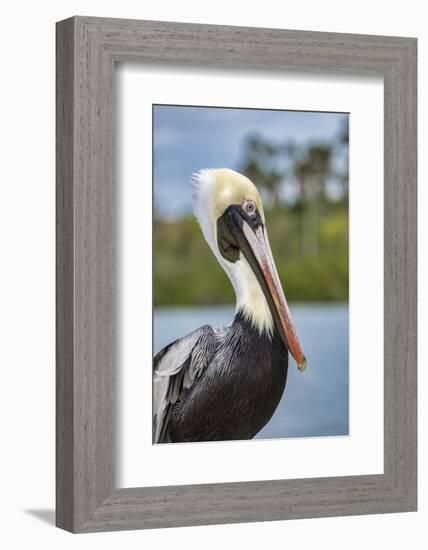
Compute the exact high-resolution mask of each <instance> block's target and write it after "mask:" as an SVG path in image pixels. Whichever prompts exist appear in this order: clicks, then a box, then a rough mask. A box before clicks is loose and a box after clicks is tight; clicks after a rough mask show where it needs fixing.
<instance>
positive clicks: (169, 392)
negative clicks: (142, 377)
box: [153, 325, 218, 443]
mask: <svg viewBox="0 0 428 550" xmlns="http://www.w3.org/2000/svg"><path fill="white" fill-rule="evenodd" d="M217 332H218V331H216V330H215V329H213V328H212V327H210V326H209V325H205V326H203V327H201V328H198V329H197V330H195V331H193V332H191V333H190V334H188V335H187V336H185V337H184V338H180V339H179V340H175V341H174V342H172V343H171V344H169V345H168V346H166V347H165V348H163V349H162V350H161V351H160V352H159V353H158V354H157V355H156V356H155V358H154V373H153V431H154V436H153V437H154V442H155V443H161V442H165V441H167V440H168V438H167V428H168V422H169V417H170V413H171V409H172V406H173V405H174V404H175V403H177V402H178V401H180V400H181V399H182V398H183V397H184V395H185V394H186V392H187V391H188V390H189V389H190V388H191V387H192V385H193V384H194V383H195V382H196V381H197V379H198V378H199V377H200V376H201V375H202V374H203V372H204V371H205V369H206V368H207V367H208V365H209V364H210V362H211V360H212V358H213V357H214V355H215V352H216V349H217V345H218V335H217Z"/></svg>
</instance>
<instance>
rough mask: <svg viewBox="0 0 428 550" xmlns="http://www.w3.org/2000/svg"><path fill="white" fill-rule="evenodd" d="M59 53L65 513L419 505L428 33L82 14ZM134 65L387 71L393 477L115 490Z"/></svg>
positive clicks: (97, 523)
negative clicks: (117, 84)
mask: <svg viewBox="0 0 428 550" xmlns="http://www.w3.org/2000/svg"><path fill="white" fill-rule="evenodd" d="M56 52H57V59H56V70H57V81H56V87H57V107H56V116H57V130H56V132H57V133H56V140H57V146H56V164H57V175H56V181H57V199H56V201H57V202H56V209H57V244H56V252H57V260H56V270H57V273H56V280H57V287H56V300H57V324H56V328H57V336H56V419H57V420H56V438H57V443H56V524H57V526H58V527H60V528H63V529H66V530H68V531H71V532H75V533H84V532H94V531H107V530H122V529H143V528H161V527H174V526H188V525H208V524H218V523H236V522H253V521H272V520H284V519H296V518H312V517H327V516H340V515H356V514H374V513H387V512H407V511H414V510H416V509H417V347H416V336H417V326H416V321H417V316H416V299H417V287H416V268H417V259H416V257H417V256H416V255H417V248H416V246H417V240H416V231H417V207H416V192H417V189H416V180H417V166H416V164H417V118H416V115H417V95H416V93H417V92H416V91H417V86H416V85H417V41H416V39H414V38H403V37H387V36H371V35H356V34H338V33H323V32H312V31H311V32H308V31H295V30H278V29H260V28H245V27H229V26H218V25H199V24H187V23H170V22H156V21H137V20H125V19H107V18H93V17H72V18H70V19H67V20H64V21H61V22H59V23H57V42H56ZM119 62H133V63H139V64H143V65H144V64H147V65H153V64H163V65H166V66H167V65H173V66H187V67H189V66H192V67H201V66H204V67H205V68H206V67H211V68H219V69H236V70H238V69H239V70H246V71H255V72H257V71H266V70H269V71H271V72H275V73H277V74H280V73H281V72H284V71H298V72H300V73H302V72H303V73H327V72H330V73H331V72H333V73H336V74H347V75H357V76H358V75H377V76H381V77H383V79H384V251H385V259H384V342H385V343H384V473H383V474H374V475H356V476H342V477H341V476H338V477H329V478H312V479H291V480H289V479H287V480H271V481H251V482H237V483H216V484H202V485H181V486H163V487H135V488H125V489H118V488H116V487H115V485H114V470H115V456H116V451H115V414H114V394H115V355H116V349H115V348H116V343H115V335H116V328H115V312H116V307H117V306H116V303H115V284H116V267H115V248H116V244H115V243H116V236H115V231H116V229H115V227H116V226H115V224H116V214H115V197H116V192H115V167H114V143H115V133H114V70H115V64H116V63H119ZM142 467H144V464H142Z"/></svg>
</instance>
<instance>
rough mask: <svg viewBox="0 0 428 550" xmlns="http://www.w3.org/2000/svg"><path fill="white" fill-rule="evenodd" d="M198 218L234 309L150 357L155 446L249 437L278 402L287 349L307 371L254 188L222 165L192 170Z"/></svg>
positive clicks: (258, 429)
mask: <svg viewBox="0 0 428 550" xmlns="http://www.w3.org/2000/svg"><path fill="white" fill-rule="evenodd" d="M194 214H195V217H196V219H197V220H198V222H199V224H200V226H201V229H202V233H203V235H204V237H205V239H206V241H207V243H208V244H209V246H210V248H211V250H212V251H213V253H214V255H215V257H216V258H217V260H218V261H219V263H220V265H221V266H222V267H223V269H224V270H225V272H226V273H227V275H228V276H229V278H230V281H231V283H232V285H233V287H234V289H235V293H236V313H235V317H234V319H233V321H232V323H231V324H230V325H229V326H227V327H221V328H212V327H211V326H209V325H206V326H203V327H201V328H199V329H197V330H195V331H194V332H192V333H190V334H188V335H187V336H184V337H183V338H181V339H178V340H176V341H175V342H172V343H171V344H169V345H168V346H166V347H165V348H163V349H162V350H161V351H160V352H159V353H158V354H157V355H156V356H155V358H154V379H153V384H154V391H153V397H154V399H153V424H154V428H153V439H154V442H155V443H166V442H185V441H214V440H217V441H219V440H230V439H251V438H253V437H254V436H255V435H256V434H257V432H259V431H260V430H261V428H263V426H264V425H265V424H266V423H267V422H268V421H269V420H270V418H271V417H272V415H273V413H274V411H275V409H276V407H277V405H278V403H279V401H280V399H281V396H282V394H283V391H284V388H285V384H286V380H287V370H288V352H290V353H291V355H292V356H293V357H294V359H295V361H296V363H297V366H298V368H299V370H301V371H302V370H304V369H305V367H306V360H305V357H304V355H303V352H302V349H301V346H300V343H299V340H298V338H297V335H296V331H295V328H294V325H293V322H292V319H291V316H290V311H289V309H288V306H287V302H286V300H285V296H284V292H283V290H282V287H281V283H280V280H279V277H278V273H277V270H276V267H275V263H274V260H273V257H272V252H271V249H270V245H269V240H268V236H267V232H266V226H265V217H264V213H263V206H262V202H261V199H260V195H259V193H258V191H257V188H256V187H255V185H254V184H253V183H252V182H251V181H250V180H249V179H248V178H246V177H245V176H243V175H242V174H239V173H238V172H234V171H233V170H229V169H226V168H222V169H212V170H203V171H201V172H198V173H197V174H196V175H195V176H194Z"/></svg>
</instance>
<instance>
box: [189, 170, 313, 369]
mask: <svg viewBox="0 0 428 550" xmlns="http://www.w3.org/2000/svg"><path fill="white" fill-rule="evenodd" d="M193 181H194V214H195V217H196V219H197V220H198V222H199V224H200V226H201V229H202V233H203V234H204V237H205V239H206V241H207V242H208V244H209V246H210V248H211V250H212V251H213V253H214V255H215V256H216V258H217V260H218V261H219V263H220V265H221V266H222V267H223V269H224V270H225V271H226V273H227V275H228V276H229V278H230V281H231V282H232V285H233V287H234V289H235V293H236V310H237V312H241V313H242V315H244V317H245V318H246V319H248V320H249V321H250V322H251V323H252V325H253V326H255V327H256V328H257V329H258V330H259V332H260V333H263V332H266V333H267V334H268V335H270V336H271V335H272V333H273V331H274V329H275V328H276V329H277V330H278V332H279V334H280V335H281V338H282V340H283V342H284V344H285V346H286V347H287V349H288V350H289V351H290V353H291V355H292V356H293V357H294V359H295V361H296V363H297V366H298V368H299V370H301V371H303V370H304V369H305V367H306V359H305V356H304V355H303V352H302V349H301V346H300V342H299V339H298V337H297V334H296V330H295V328H294V324H293V321H292V319H291V315H290V311H289V309H288V305H287V301H286V299H285V296H284V292H283V290H282V286H281V282H280V280H279V277H278V272H277V270H276V267H275V262H274V260H273V256H272V251H271V248H270V245H269V239H268V235H267V231H266V225H265V216H264V212H263V204H262V201H261V198H260V195H259V192H258V190H257V188H256V186H255V185H254V184H253V182H252V181H251V180H249V179H248V178H247V177H245V176H243V175H242V174H239V173H238V172H235V171H233V170H229V169H227V168H220V169H210V170H202V171H200V172H197V173H196V174H194V176H193Z"/></svg>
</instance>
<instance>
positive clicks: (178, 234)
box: [154, 203, 348, 306]
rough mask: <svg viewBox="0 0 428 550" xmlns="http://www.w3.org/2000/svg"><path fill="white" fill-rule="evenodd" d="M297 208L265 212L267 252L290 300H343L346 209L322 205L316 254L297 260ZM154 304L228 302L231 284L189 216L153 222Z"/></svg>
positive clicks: (231, 298) (345, 291) (345, 290)
mask: <svg viewBox="0 0 428 550" xmlns="http://www.w3.org/2000/svg"><path fill="white" fill-rule="evenodd" d="M300 217H301V216H300V212H299V209H298V208H294V209H293V208H288V207H287V208H284V207H276V208H274V209H272V210H269V211H267V212H266V223H267V227H268V233H269V239H270V243H271V247H272V252H273V255H274V258H275V262H276V265H277V268H278V272H279V276H280V278H281V281H282V284H283V287H284V291H285V294H286V297H287V299H288V300H289V301H343V300H347V298H348V210H347V204H346V203H340V204H339V203H336V204H334V203H330V204H327V205H325V207H324V212H323V214H322V215H321V219H320V223H319V254H318V255H317V256H302V252H301V248H300V244H299V234H300V230H299V227H300V221H301V220H300ZM154 250H155V261H154V281H155V284H154V291H155V305H156V306H160V305H208V304H223V303H232V302H233V301H234V294H233V289H232V287H231V284H230V282H229V280H228V278H227V276H226V274H225V273H224V271H223V270H222V268H221V267H220V266H219V264H218V262H217V260H216V259H215V258H214V255H213V254H212V252H211V250H210V248H209V247H208V245H207V243H206V242H205V240H204V238H203V235H202V233H201V230H200V228H199V225H198V224H197V222H196V221H195V220H194V218H193V217H191V216H186V217H183V218H181V219H178V220H174V221H168V220H157V221H156V222H155V227H154Z"/></svg>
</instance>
